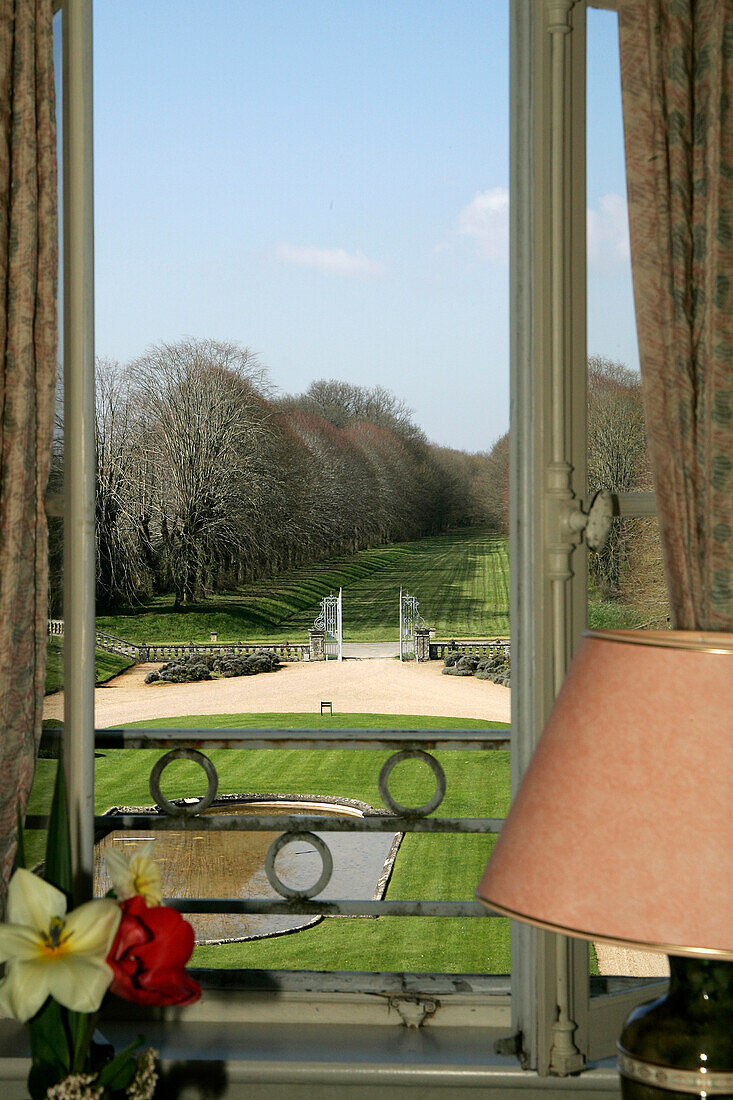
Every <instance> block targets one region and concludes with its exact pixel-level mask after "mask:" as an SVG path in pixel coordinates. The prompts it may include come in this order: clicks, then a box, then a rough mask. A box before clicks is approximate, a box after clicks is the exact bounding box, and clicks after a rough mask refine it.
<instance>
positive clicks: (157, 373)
mask: <svg viewBox="0 0 733 1100" xmlns="http://www.w3.org/2000/svg"><path fill="white" fill-rule="evenodd" d="M130 376H131V379H132V380H133V382H134V386H135V393H136V401H137V403H138V406H139V408H140V409H141V410H144V413H145V417H146V423H147V426H148V428H149V431H148V433H147V445H148V447H149V450H150V458H151V460H152V461H151V463H150V469H151V470H152V474H153V477H154V485H153V490H152V494H151V501H152V510H153V518H152V521H151V522H152V523H154V525H155V531H154V533H153V534H152V535H151V538H153V539H154V538H157V539H158V540H159V542H160V546H161V567H162V569H163V572H164V574H165V576H166V579H167V580H168V582H169V583H170V586H171V587H172V589H173V591H174V592H175V597H176V606H180V604H182V603H184V602H189V601H191V600H193V599H195V598H198V597H200V596H201V595H204V594H205V593H206V591H207V590H208V589H209V587H210V586H211V584H212V582H213V581H214V580H215V577H216V574H217V571H218V569H219V568H220V567H222V566H223V565H224V566H225V565H226V564H227V562H228V561H229V560H230V559H235V558H236V557H237V556H238V554H239V553H241V552H242V551H244V552H246V548H247V543H248V539H247V529H248V522H249V521H250V520H251V518H252V505H253V501H254V500H255V498H256V497H257V495H258V494H261V493H262V492H263V490H264V486H263V481H264V480H265V471H264V469H263V463H262V447H263V443H264V442H265V441H266V439H267V438H268V435H269V432H270V427H269V421H270V415H271V414H270V410H269V406H268V403H267V401H266V399H265V397H264V395H263V393H262V388H263V386H264V384H265V380H266V374H265V372H264V370H263V368H262V367H261V366H260V364H259V363H258V362H257V359H256V357H255V356H253V355H252V353H251V352H250V351H249V350H248V349H247V348H240V347H239V346H237V345H236V344H230V343H221V342H218V341H214V340H194V339H186V340H183V341H180V342H179V343H177V344H159V345H157V346H156V347H153V348H151V349H150V350H149V351H148V352H147V354H146V355H144V356H143V357H142V358H140V359H138V360H136V361H135V362H134V363H133V364H131V367H130Z"/></svg>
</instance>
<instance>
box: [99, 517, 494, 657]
mask: <svg viewBox="0 0 733 1100" xmlns="http://www.w3.org/2000/svg"><path fill="white" fill-rule="evenodd" d="M508 576H509V563H508V552H507V545H506V541H505V540H503V539H499V538H496V537H495V536H494V535H492V534H491V533H490V532H488V531H483V530H479V529H469V530H465V531H454V532H450V533H448V534H443V535H436V536H434V537H432V538H427V539H419V540H416V541H414V542H405V543H398V544H396V545H394V546H386V547H385V546H383V547H377V548H375V549H373V550H363V551H361V552H360V553H358V554H354V555H352V556H349V557H340V558H334V559H330V560H329V561H327V562H319V563H316V564H314V565H311V566H308V567H304V568H302V569H299V570H296V571H293V572H291V573H288V574H285V575H283V576H281V577H279V578H276V579H275V580H274V581H268V582H260V583H259V584H255V585H249V586H245V587H242V588H241V589H239V590H238V591H237V592H236V593H235V594H233V595H217V596H212V597H211V598H210V599H208V600H206V601H205V602H203V603H200V604H197V605H190V606H188V607H185V608H183V609H181V610H180V611H177V612H176V611H173V609H172V602H171V599H170V597H166V598H156V599H155V600H153V601H152V602H151V603H150V604H149V605H146V606H145V607H143V608H135V609H128V610H127V611H124V612H120V613H118V614H116V615H104V616H99V617H98V619H97V625H98V627H99V629H101V630H106V631H109V632H110V633H112V634H116V635H119V636H120V637H123V638H128V639H130V640H131V641H136V642H165V641H172V642H187V641H196V642H208V641H209V638H210V633H211V632H212V631H216V633H217V635H218V639H219V641H222V642H225V641H263V642H266V641H285V640H289V641H306V640H307V637H308V627H309V626H311V625H312V623H313V620H314V619H315V618H316V615H317V614H318V610H319V601H320V599H321V598H322V597H323V596H324V595H328V593H329V592H337V591H338V589H339V588H343V590H344V639H345V640H346V641H355V642H360V641H363V642H368V641H380V640H392V641H394V640H396V639H397V636H398V630H399V626H398V624H399V604H398V596H399V590H400V587H403V588H406V589H408V590H409V591H410V593H411V594H412V595H415V596H417V598H418V600H419V602H420V610H421V612H422V614H423V617H424V618H425V620H426V622H427V624H428V625H429V626H431V627H435V629H436V632H437V635H438V637H439V638H441V637H442V638H446V639H450V638H472V637H473V638H478V637H493V636H497V635H506V634H508V633H509V607H508Z"/></svg>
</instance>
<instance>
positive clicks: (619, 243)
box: [588, 194, 630, 271]
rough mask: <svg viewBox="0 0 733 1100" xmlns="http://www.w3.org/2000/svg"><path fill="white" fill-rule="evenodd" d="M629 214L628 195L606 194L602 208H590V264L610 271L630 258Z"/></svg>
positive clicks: (599, 202)
mask: <svg viewBox="0 0 733 1100" xmlns="http://www.w3.org/2000/svg"><path fill="white" fill-rule="evenodd" d="M629 255H630V252H629V216H628V211H627V209H626V199H625V198H623V197H622V196H621V195H614V194H610V195H603V197H602V198H601V199H599V200H598V209H597V210H591V209H590V208H589V209H588V265H589V266H590V267H592V268H595V269H596V270H601V271H607V270H609V269H610V268H614V267H619V266H621V265H625V264H628V262H629Z"/></svg>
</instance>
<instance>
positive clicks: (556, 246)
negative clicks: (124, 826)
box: [55, 0, 649, 1096]
mask: <svg viewBox="0 0 733 1100" xmlns="http://www.w3.org/2000/svg"><path fill="white" fill-rule="evenodd" d="M510 3H511V46H510V49H511V90H510V97H511V144H512V150H511V165H512V169H511V218H512V232H511V362H512V366H511V373H512V380H511V392H512V396H511V419H512V441H511V453H512V460H511V494H512V503H513V509H512V518H511V540H510V541H511V560H512V574H511V585H512V616H511V622H512V626H511V629H512V652H513V664H514V667H513V692H512V731H513V739H514V742H513V751H512V782H513V785H514V787H516V785H517V784H518V782H519V779H520V777H521V775H522V773H523V771H524V769H525V767H526V764H527V762H528V760H529V757H530V755H531V752H532V750H533V748H534V746H535V744H536V740H537V737H538V736H539V731H540V729H541V727H542V724H543V721H544V718H545V716H546V714H547V712H548V710H549V707H550V705H551V702H552V699H553V697H554V694H555V691H556V688H557V686H558V683H559V681H560V679H561V678H562V675H563V673H564V669H565V667H566V665H567V662H568V661H569V659H570V656H571V655H572V651H573V648H574V645H575V642H576V640H577V638H578V637H579V635H580V632H581V631H582V629H583V627H584V626H585V616H586V580H585V551H584V549H583V547H582V546H578V545H577V539H576V537H575V536H574V535H573V533H572V518H571V517H572V515H573V513H574V510H575V509H576V507H577V504H578V503H579V502H581V501H583V499H584V497H585V495H586V485H585V386H586V381H585V376H586V344H585V300H586V285H585V132H584V127H585V98H584V97H585V35H584V32H585V22H584V21H585V0H577V2H576V3H573V0H510ZM55 6H56V7H57V8H60V7H62V18H63V130H64V147H63V148H64V152H63V180H64V187H63V196H64V198H63V224H64V244H63V273H64V293H63V301H64V324H63V357H64V365H65V447H66V452H65V453H66V466H65V471H66V477H65V489H64V497H65V499H64V512H65V535H64V538H65V563H66V569H65V581H64V584H65V589H64V599H65V620H66V622H65V633H66V644H65V646H64V650H65V669H64V679H65V692H66V712H65V757H66V767H67V775H68V784H69V792H70V805H71V813H72V820H73V821H74V822H75V828H74V830H73V837H74V839H73V845H74V848H73V859H74V866H75V868H76V883H77V891H78V893H79V895H80V896H83V895H84V894H85V893H86V892H87V891H88V889H89V884H90V881H91V876H92V873H93V830H92V819H93V789H94V773H93V760H94V752H93V744H94V714H93V699H94V587H95V586H94V392H93V385H94V381H93V376H94V325H93V316H94V271H93V135H92V0H63V4H62V2H61V0H56V5H55ZM596 6H604V7H608V6H610V5H609V4H601V3H599V4H597V5H596ZM645 507H647V508H648V507H649V502H648V501H647V502H646V505H645ZM624 510H625V512H626V508H625V509H624ZM627 514H632V513H631V512H628V513H627ZM643 514H648V511H647V512H644V513H643ZM548 639H552V644H551V645H548ZM512 935H513V941H512V996H511V1012H512V1029H513V1031H514V1032H515V1033H517V1034H519V1033H521V1053H522V1058H523V1064H524V1065H525V1066H526V1067H527V1070H528V1071H529V1072H526V1073H524V1074H523V1075H522V1080H523V1085H522V1086H521V1087H522V1089H523V1094H524V1095H530V1093H531V1092H532V1091H534V1086H533V1085H532V1084H531V1082H534V1081H535V1080H536V1081H537V1082H541V1079H542V1078H543V1077H544V1076H545V1075H547V1074H548V1073H550V1072H554V1073H557V1074H561V1075H562V1074H567V1073H570V1072H573V1071H574V1070H576V1069H578V1068H581V1067H582V1066H583V1065H584V1064H585V1063H587V1062H589V1061H593V1060H595V1059H597V1058H600V1057H604V1056H607V1055H608V1054H610V1053H611V1051H612V1045H613V1043H614V1042H615V1036H616V1035H617V1034H618V1030H619V1028H620V1021H621V1019H622V1018H623V1016H624V1015H625V1013H626V1011H627V1010H628V1007H629V1004H630V1003H631V1002H635V1001H636V1000H638V999H639V996H638V994H636V993H633V994H629V995H627V996H623V997H620V998H618V997H617V998H601V999H598V1003H591V1001H590V999H589V996H588V965H587V957H588V955H587V945H586V944H584V943H579V942H577V941H568V940H565V939H563V938H560V937H554V936H551V935H550V934H548V933H542V932H537V931H535V930H532V929H529V928H527V927H525V926H520V925H514V926H513V933H512ZM293 996H294V998H295V1001H296V1002H297V1003H299V1004H300V1005H301V1007H303V1006H302V998H301V999H300V1000H299V999H298V998H297V996H296V995H293ZM648 996H649V994H648V993H647V994H646V995H645V996H644V997H642V998H641V999H646V997H648ZM303 997H305V998H306V999H307V1001H308V1004H309V1005H311V1006H312V1007H313V1010H314V1011H316V1012H318V1013H319V1014H320V1018H321V1019H333V1021H334V1023H335V1022H336V1021H338V1022H339V1023H343V1019H344V1008H345V1003H344V997H343V996H341V997H338V996H336V997H331V998H329V997H327V996H325V995H323V996H321V995H319V996H317V997H313V996H310V997H308V995H306V994H304V995H303ZM346 1001H347V1003H348V1004H349V1006H350V1007H349V1009H348V1012H350V1013H351V1014H352V1016H353V1018H354V1019H355V1020H356V1019H359V1020H360V1021H361V1022H363V1021H364V1020H365V1019H368V1020H369V1021H373V1020H377V1019H379V1020H382V1021H383V1020H384V1016H385V1011H384V1006H383V1005H379V1006H375V1002H374V999H373V998H372V999H371V1000H370V999H369V998H368V997H367V996H364V997H361V998H360V997H359V996H358V995H354V994H351V995H348V997H347V998H346ZM601 1002H603V1003H601ZM558 1005H559V1006H561V1010H560V1016H559V1019H558V1007H557V1006H558ZM446 1008H447V1009H448V1011H447V1013H446V1014H445V1015H444V1020H445V1021H446V1022H448V1020H449V1019H450V1021H451V1022H452V1023H454V1024H455V1026H459V1027H462V1026H480V1027H483V1028H488V1029H491V1028H492V1027H493V1028H500V1029H501V1028H504V1029H505V1028H506V1025H507V1023H508V1003H507V999H506V998H504V999H503V1000H501V1003H499V1001H495V1002H494V1004H493V1006H491V1005H489V1006H487V1005H485V1004H484V1005H482V1004H480V1003H476V1002H475V1001H474V1002H472V1001H471V999H470V998H464V999H463V1000H461V998H460V997H458V998H456V999H455V1004H454V1005H451V1006H448V1005H446ZM233 1011H234V1012H236V1014H237V1018H240V1019H241V1020H242V1022H243V1024H244V1022H245V1021H246V1020H247V1018H251V1016H252V1013H253V1012H254V1013H255V1015H256V1018H257V1019H262V1014H263V1013H265V1014H266V1016H267V1017H268V1018H269V1019H271V1020H272V1021H273V1022H275V1021H276V1020H278V1019H280V1020H287V1018H288V1012H290V1013H292V1011H293V999H292V998H291V999H289V998H280V999H279V1000H278V1002H277V1003H272V1002H271V1003H269V1004H267V1005H265V1003H264V1002H260V1001H257V1003H256V1004H254V1002H253V1001H252V999H251V998H250V999H249V1000H248V1002H247V1004H246V1005H245V1004H243V1003H240V1005H239V1007H238V1008H237V1006H236V1003H234V1004H233V1003H232V1000H231V998H230V999H229V1000H228V1001H227V1007H226V1010H225V1014H226V1016H227V1018H229V1019H231V1018H232V1012H233ZM195 1016H196V1014H195V1012H194V1015H193V1016H191V1017H189V1018H190V1019H193V1018H194V1017H195ZM204 1016H205V1013H202V1015H201V1019H202V1021H203V1019H204ZM393 1019H394V1017H393ZM390 1022H392V1021H390ZM487 1038H488V1034H487ZM517 1072H520V1071H517ZM486 1074H487V1075H488V1076H487V1080H489V1079H492V1080H495V1082H496V1084H495V1086H493V1085H492V1093H493V1091H494V1088H496V1090H497V1092H498V1091H503V1090H504V1088H507V1089H508V1088H513V1089H514V1090H516V1087H517V1085H516V1077H515V1075H514V1073H512V1072H510V1071H508V1070H506V1069H504V1070H502V1071H499V1069H498V1067H496V1068H495V1069H492V1068H491V1067H490V1066H487V1069H486ZM460 1076H461V1075H460V1073H458V1072H457V1074H456V1078H455V1083H456V1084H459V1083H460V1082H459V1078H460ZM510 1079H513V1080H514V1084H513V1085H512V1084H511V1080H510ZM446 1080H447V1079H446ZM577 1080H578V1079H577V1078H573V1079H569V1080H568V1081H567V1082H566V1083H565V1084H562V1083H561V1082H558V1085H557V1095H558V1096H559V1095H565V1094H566V1093H568V1092H574V1093H576V1094H578V1095H580V1094H581V1093H582V1094H583V1095H585V1094H586V1093H587V1095H589V1096H590V1095H596V1094H598V1095H600V1094H601V1093H603V1094H604V1095H609V1094H613V1093H614V1091H615V1087H616V1085H615V1081H616V1078H615V1073H614V1071H613V1070H611V1069H599V1070H591V1071H589V1072H586V1074H584V1075H583V1080H584V1081H585V1085H584V1086H579V1085H578V1084H577ZM542 1090H543V1092H545V1093H546V1095H548V1096H549V1095H550V1092H549V1091H548V1090H547V1088H546V1087H545V1086H543V1087H542ZM598 1090H600V1091H598ZM553 1094H554V1093H553Z"/></svg>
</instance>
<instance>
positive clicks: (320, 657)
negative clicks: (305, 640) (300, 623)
mask: <svg viewBox="0 0 733 1100" xmlns="http://www.w3.org/2000/svg"><path fill="white" fill-rule="evenodd" d="M308 637H309V641H310V647H309V652H308V656H309V658H310V660H311V661H325V660H326V644H325V643H326V631H325V630H316V629H315V627H311V629H310V630H309V631H308Z"/></svg>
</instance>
